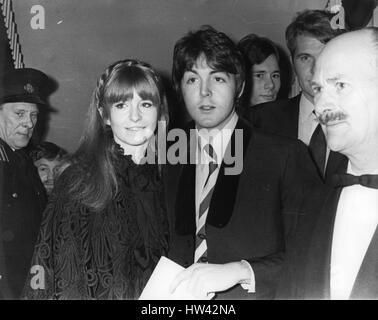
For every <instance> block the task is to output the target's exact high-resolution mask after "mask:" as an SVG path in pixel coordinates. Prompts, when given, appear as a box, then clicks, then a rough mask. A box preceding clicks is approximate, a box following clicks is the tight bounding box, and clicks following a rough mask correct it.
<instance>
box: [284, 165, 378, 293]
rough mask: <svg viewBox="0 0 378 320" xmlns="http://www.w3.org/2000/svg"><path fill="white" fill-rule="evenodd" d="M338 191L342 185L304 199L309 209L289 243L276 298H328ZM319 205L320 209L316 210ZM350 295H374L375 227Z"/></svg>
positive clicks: (377, 282)
mask: <svg viewBox="0 0 378 320" xmlns="http://www.w3.org/2000/svg"><path fill="white" fill-rule="evenodd" d="M345 171H346V168H345ZM330 188H331V187H330ZM341 191H342V188H332V189H330V190H328V191H327V190H323V191H319V190H317V191H316V192H314V193H313V195H312V197H311V198H309V199H308V200H309V202H308V204H306V206H307V207H308V208H309V210H304V211H303V212H304V213H305V214H304V215H303V216H302V217H300V218H299V220H298V225H297V234H296V236H295V237H294V238H293V240H292V242H291V243H290V244H289V249H288V257H287V264H286V265H285V267H284V270H285V271H284V272H283V275H282V278H281V283H280V285H279V293H278V298H283V299H287V298H290V299H292V298H294V299H330V268H331V251H332V239H333V229H334V223H335V216H336V211H337V206H338V203H339V198H340V194H341ZM315 194H318V195H319V196H320V197H318V199H322V198H323V199H325V200H324V201H322V202H320V203H321V204H322V205H321V206H320V207H319V206H317V205H314V200H315V198H314V196H315ZM324 195H326V196H325V197H324ZM315 197H316V196H315ZM306 202H307V201H306ZM310 206H311V208H310ZM319 209H320V213H319V212H316V211H318V210H319ZM356 213H357V212H356ZM345 250H348V248H345ZM350 299H378V229H376V231H375V233H374V235H373V238H372V240H371V242H370V245H369V247H368V250H367V252H366V254H365V257H364V259H363V262H362V264H361V267H360V270H359V272H358V274H357V278H356V280H355V283H354V286H353V289H352V292H351V295H350Z"/></svg>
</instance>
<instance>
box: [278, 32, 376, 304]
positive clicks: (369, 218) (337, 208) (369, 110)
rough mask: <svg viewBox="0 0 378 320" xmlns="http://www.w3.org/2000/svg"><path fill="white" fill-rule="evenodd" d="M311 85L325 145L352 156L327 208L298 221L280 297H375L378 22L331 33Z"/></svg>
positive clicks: (336, 180) (337, 177)
mask: <svg viewBox="0 0 378 320" xmlns="http://www.w3.org/2000/svg"><path fill="white" fill-rule="evenodd" d="M355 48H358V50H355ZM313 90H314V93H315V110H316V114H317V115H318V118H319V121H320V123H321V124H322V126H323V128H324V130H325V134H326V137H327V143H328V146H329V148H330V149H331V150H333V151H337V152H340V153H341V154H343V155H345V156H346V157H347V158H348V163H347V168H346V169H345V171H344V173H343V174H335V175H334V176H333V179H332V181H333V190H331V191H330V192H328V194H327V198H326V200H325V202H324V205H323V206H322V207H323V208H322V210H321V211H320V212H317V213H314V214H312V215H311V214H309V215H304V216H302V217H301V219H300V221H299V222H298V232H297V235H296V238H295V240H294V241H293V246H291V249H290V254H289V259H288V265H287V269H286V272H285V276H284V277H283V279H284V280H283V284H282V288H281V289H282V290H283V292H284V294H281V295H280V296H281V297H284V298H302V299H303V298H304V299H309V298H313V299H378V276H377V275H378V229H377V225H378V190H377V189H378V175H377V174H378V151H377V150H378V29H377V28H368V29H362V30H360V31H354V32H350V33H346V34H344V35H341V36H339V37H337V38H335V39H333V40H331V41H330V42H329V43H328V44H327V46H326V47H325V49H324V50H323V52H322V53H321V55H320V56H319V59H318V61H317V64H316V69H315V74H314V79H313ZM314 203H315V202H314V201H313V200H312V201H310V206H311V205H312V204H314Z"/></svg>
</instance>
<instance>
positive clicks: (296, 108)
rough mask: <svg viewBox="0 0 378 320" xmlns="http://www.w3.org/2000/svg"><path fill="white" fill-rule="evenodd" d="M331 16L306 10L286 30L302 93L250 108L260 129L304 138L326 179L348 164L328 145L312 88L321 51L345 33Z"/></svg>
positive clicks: (314, 160) (317, 167) (315, 163)
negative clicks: (318, 120)
mask: <svg viewBox="0 0 378 320" xmlns="http://www.w3.org/2000/svg"><path fill="white" fill-rule="evenodd" d="M331 19H332V15H331V14H330V13H329V12H326V11H322V10H305V11H303V12H301V13H299V14H298V15H297V16H296V18H295V19H294V20H293V22H292V23H291V24H290V25H289V26H288V27H287V29H286V44H287V47H288V48H289V51H290V54H291V58H292V62H293V66H294V71H295V74H296V76H297V80H298V83H299V86H300V88H301V92H300V93H299V94H298V95H297V96H295V97H293V98H291V99H285V100H279V101H275V102H269V103H265V104H261V105H259V106H257V107H255V108H250V120H251V122H252V123H253V125H254V126H255V127H256V128H261V129H263V130H264V131H267V132H271V133H275V134H280V135H283V136H287V137H292V138H298V139H300V140H302V141H303V142H304V143H305V144H306V145H307V146H308V147H309V151H310V154H311V157H312V159H313V164H314V165H315V167H316V169H317V170H318V173H319V176H320V177H321V178H322V179H323V180H324V181H326V182H330V177H331V176H332V174H333V173H334V172H336V171H338V170H342V169H343V168H345V165H346V158H345V157H344V156H342V155H340V154H339V153H336V152H333V151H330V150H329V148H327V144H326V139H325V135H324V132H323V131H322V128H321V126H320V125H319V123H318V122H317V120H316V116H315V113H314V93H313V91H312V88H311V81H312V77H313V72H314V67H315V63H316V60H317V59H318V57H319V54H320V53H321V51H322V50H323V48H324V46H325V45H326V43H327V42H328V41H329V40H331V39H332V38H334V37H335V36H337V35H339V34H340V33H341V32H342V30H340V29H333V28H332V26H331V23H330V21H331ZM309 164H310V165H312V164H311V163H309Z"/></svg>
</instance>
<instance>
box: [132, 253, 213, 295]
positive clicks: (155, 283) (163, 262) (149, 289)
mask: <svg viewBox="0 0 378 320" xmlns="http://www.w3.org/2000/svg"><path fill="white" fill-rule="evenodd" d="M184 269H185V268H184V267H182V266H180V265H179V264H177V263H176V262H173V261H172V260H170V259H168V258H166V257H161V258H160V260H159V262H158V264H157V265H156V267H155V270H154V271H153V272H152V275H151V277H150V279H149V280H148V282H147V284H146V286H145V288H144V290H143V292H142V294H141V296H140V297H139V300H198V298H197V297H195V296H194V295H192V294H191V293H189V292H188V291H187V290H186V284H187V282H186V281H183V282H182V283H181V284H180V285H179V286H178V287H177V288H176V290H175V292H174V293H173V294H172V293H170V291H169V286H170V285H171V283H172V281H173V280H174V278H175V277H176V276H177V275H178V274H179V273H180V272H181V271H182V270H184ZM213 297H214V293H212V294H209V295H208V296H207V299H208V300H210V299H211V298H213Z"/></svg>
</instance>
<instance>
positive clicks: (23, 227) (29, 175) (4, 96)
mask: <svg viewBox="0 0 378 320" xmlns="http://www.w3.org/2000/svg"><path fill="white" fill-rule="evenodd" d="M45 80H46V76H45V74H44V73H42V72H41V71H38V70H35V69H30V68H25V69H16V70H14V71H10V72H9V73H7V74H5V75H3V77H2V87H1V89H0V299H18V298H19V297H20V295H21V290H22V288H23V286H24V284H25V280H26V277H27V273H28V270H29V268H30V262H31V257H32V254H33V250H34V244H35V241H36V240H37V234H38V230H39V225H40V220H41V215H42V211H43V209H44V207H45V204H46V194H45V190H44V187H43V185H42V183H41V181H40V179H39V176H38V173H37V170H36V168H35V166H34V165H33V162H32V160H31V159H30V158H29V156H28V155H27V153H26V152H25V151H24V150H23V148H24V147H26V146H27V144H28V143H29V140H30V138H31V136H32V134H33V130H34V127H35V124H36V122H37V116H38V112H39V106H42V105H44V104H45V102H44V101H43V100H42V98H41V95H40V90H41V87H42V86H43V85H44V82H45Z"/></svg>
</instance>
